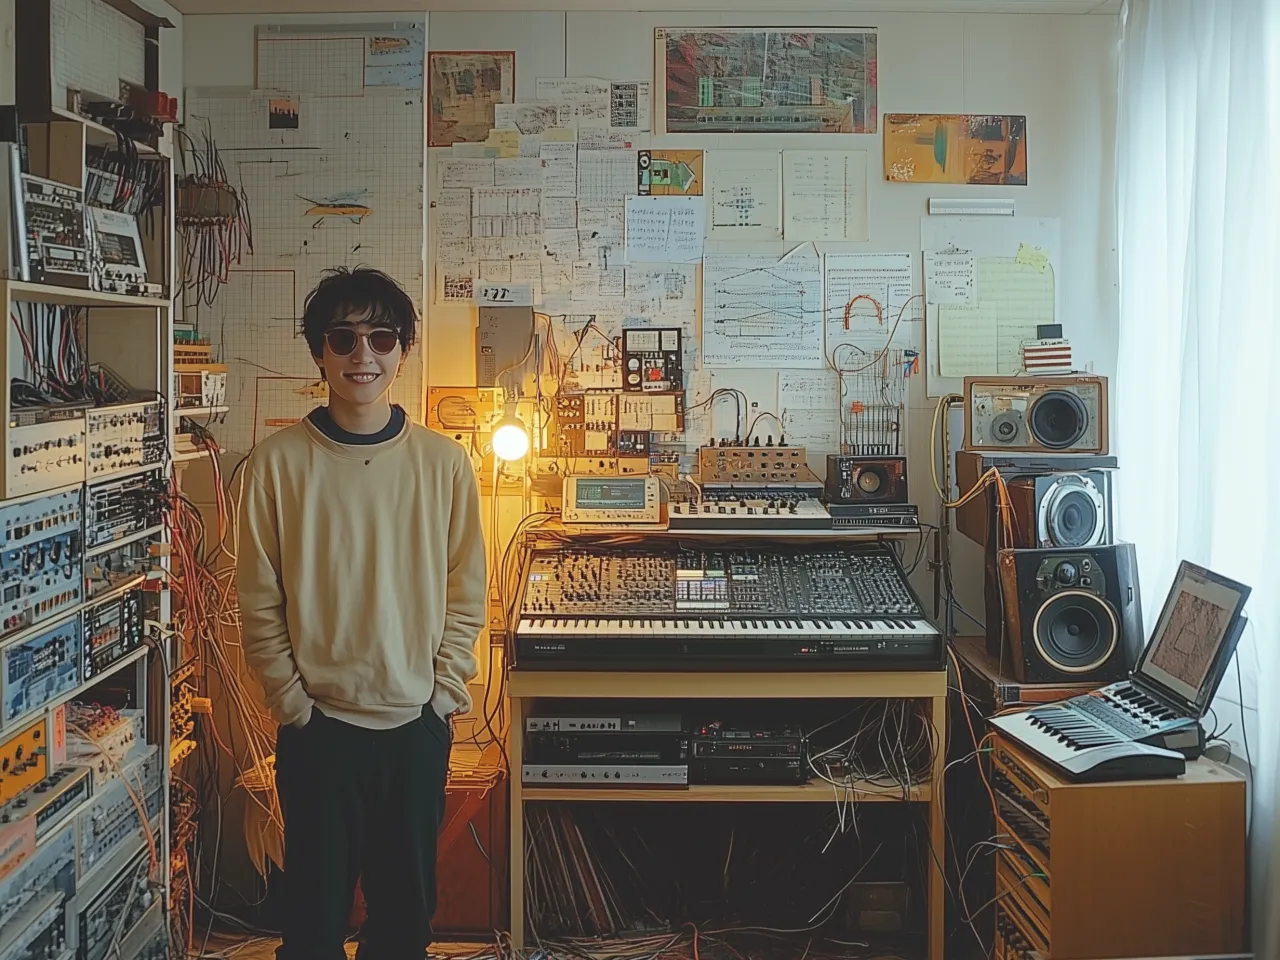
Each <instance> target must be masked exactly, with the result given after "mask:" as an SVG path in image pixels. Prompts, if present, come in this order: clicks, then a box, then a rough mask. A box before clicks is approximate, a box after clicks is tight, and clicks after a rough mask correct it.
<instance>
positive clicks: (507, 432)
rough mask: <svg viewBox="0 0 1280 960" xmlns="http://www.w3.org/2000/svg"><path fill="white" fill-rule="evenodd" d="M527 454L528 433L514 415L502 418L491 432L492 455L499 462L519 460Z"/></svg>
mask: <svg viewBox="0 0 1280 960" xmlns="http://www.w3.org/2000/svg"><path fill="white" fill-rule="evenodd" d="M528 452H529V431H528V430H526V429H525V428H524V424H523V423H521V422H520V420H519V418H518V417H516V416H515V415H514V414H512V415H509V416H506V417H503V418H502V421H501V422H500V423H499V424H498V429H496V430H494V431H493V455H494V456H495V457H497V458H498V459H499V460H520V459H522V458H523V457H524V455H525V454H526V453H528Z"/></svg>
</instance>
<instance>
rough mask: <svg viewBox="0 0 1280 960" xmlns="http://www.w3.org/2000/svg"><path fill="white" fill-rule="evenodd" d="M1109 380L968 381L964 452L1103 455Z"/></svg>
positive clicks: (1090, 378)
mask: <svg viewBox="0 0 1280 960" xmlns="http://www.w3.org/2000/svg"><path fill="white" fill-rule="evenodd" d="M1107 447H1108V438H1107V380H1106V378H1105V377H1094V376H1068V377H965V380H964V443H963V448H964V449H965V450H973V451H983V452H989V451H996V452H1000V451H1004V452H1011V451H1019V452H1023V453H1077V454H1078V453H1093V454H1105V453H1106V452H1107Z"/></svg>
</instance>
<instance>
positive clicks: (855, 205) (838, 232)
mask: <svg viewBox="0 0 1280 960" xmlns="http://www.w3.org/2000/svg"><path fill="white" fill-rule="evenodd" d="M782 185H783V202H782V209H783V213H784V219H783V225H782V235H783V237H784V238H785V239H787V240H831V241H846V240H853V241H859V240H867V239H868V238H869V233H868V225H867V152H866V151H865V150H787V151H784V152H783V154H782Z"/></svg>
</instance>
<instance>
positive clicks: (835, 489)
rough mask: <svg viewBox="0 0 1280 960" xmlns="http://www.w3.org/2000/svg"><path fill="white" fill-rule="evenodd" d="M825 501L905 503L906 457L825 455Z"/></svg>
mask: <svg viewBox="0 0 1280 960" xmlns="http://www.w3.org/2000/svg"><path fill="white" fill-rule="evenodd" d="M826 495H827V503H906V502H907V458H906V457H849V456H845V455H843V454H828V455H827V481H826Z"/></svg>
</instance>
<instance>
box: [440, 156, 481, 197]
mask: <svg viewBox="0 0 1280 960" xmlns="http://www.w3.org/2000/svg"><path fill="white" fill-rule="evenodd" d="M439 170H440V186H441V187H442V188H443V189H446V190H448V189H452V188H455V187H492V186H493V175H494V173H493V161H492V160H470V159H462V160H457V159H453V158H449V159H446V160H441V161H440V166H439Z"/></svg>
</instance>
